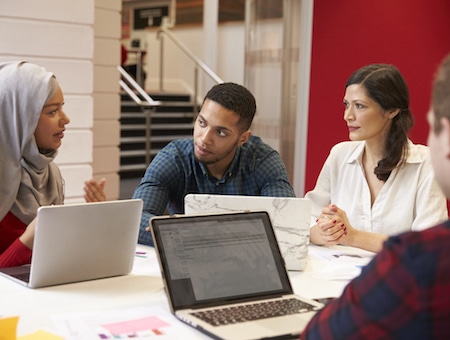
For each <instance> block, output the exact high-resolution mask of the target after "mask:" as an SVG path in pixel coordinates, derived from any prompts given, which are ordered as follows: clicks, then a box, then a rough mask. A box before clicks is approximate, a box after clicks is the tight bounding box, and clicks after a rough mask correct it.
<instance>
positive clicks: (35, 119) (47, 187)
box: [0, 61, 105, 267]
mask: <svg viewBox="0 0 450 340" xmlns="http://www.w3.org/2000/svg"><path fill="white" fill-rule="evenodd" d="M63 105H64V96H63V93H62V91H61V88H60V86H59V84H58V81H57V80H56V78H55V76H54V75H53V74H52V73H50V72H47V71H46V70H45V69H44V68H42V67H40V66H37V65H34V64H31V63H28V62H23V61H19V62H17V61H15V62H6V63H2V64H0V129H1V130H0V154H1V157H2V161H1V163H0V197H1V203H0V267H11V266H17V265H22V264H27V263H30V260H31V253H32V246H33V239H34V228H35V217H36V211H37V209H38V208H39V207H40V206H44V205H52V204H63V201H64V188H63V178H62V176H61V172H60V171H59V168H58V166H57V165H56V164H55V163H54V162H53V160H54V158H55V157H56V154H57V150H58V148H59V147H60V146H61V140H62V138H63V137H64V131H65V126H66V124H68V123H69V121H70V119H69V117H68V116H67V115H66V114H65V113H64V111H63ZM103 187H104V180H102V181H101V182H100V183H97V182H95V181H93V180H90V181H89V182H87V183H86V187H85V191H86V196H87V198H86V200H87V201H103V200H105V195H104V192H103Z"/></svg>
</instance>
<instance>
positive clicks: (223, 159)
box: [133, 83, 295, 246]
mask: <svg viewBox="0 0 450 340" xmlns="http://www.w3.org/2000/svg"><path fill="white" fill-rule="evenodd" d="M255 112H256V102H255V98H254V96H253V95H252V93H251V92H250V91H249V90H247V89H246V88H245V87H243V86H241V85H238V84H235V83H222V84H218V85H215V86H213V87H212V88H211V89H210V90H209V91H208V93H207V94H206V96H205V99H204V100H203V104H202V108H201V110H200V113H199V114H198V116H197V119H196V121H195V125H194V133H193V138H190V139H183V140H176V141H172V142H171V143H169V144H168V145H167V146H165V147H164V148H163V149H162V150H161V151H160V152H159V153H158V154H157V155H156V156H155V158H154V159H153V160H152V162H151V163H150V165H149V166H148V168H147V170H146V172H145V174H144V176H143V178H142V179H141V182H140V183H139V185H138V186H137V188H136V190H135V192H134V194H133V198H140V199H142V200H143V201H144V207H143V213H142V219H141V225H140V232H139V243H141V244H146V245H150V246H153V240H152V237H151V233H150V232H149V231H148V228H147V227H148V224H149V220H150V218H151V217H152V216H155V215H156V216H157V215H162V214H163V213H164V211H165V210H166V209H167V211H168V212H169V213H170V214H181V213H184V197H185V196H186V195H187V194H189V193H194V194H195V193H197V194H224V195H246V196H273V197H295V193H294V189H293V188H292V186H291V184H290V183H289V179H288V176H287V171H286V168H285V165H284V163H283V161H282V160H281V157H280V155H279V153H278V152H277V151H276V150H274V149H273V148H271V147H270V146H269V145H267V144H265V143H264V142H263V141H262V140H261V138H259V137H256V136H252V134H251V131H250V130H249V129H250V125H251V124H252V121H253V117H254V115H255Z"/></svg>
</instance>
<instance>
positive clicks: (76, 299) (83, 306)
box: [0, 245, 354, 339]
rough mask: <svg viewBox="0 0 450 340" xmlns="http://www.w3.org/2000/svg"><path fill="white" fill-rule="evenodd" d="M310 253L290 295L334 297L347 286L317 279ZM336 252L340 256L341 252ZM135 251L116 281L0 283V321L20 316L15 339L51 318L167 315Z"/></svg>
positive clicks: (151, 271)
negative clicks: (140, 312) (149, 310)
mask: <svg viewBox="0 0 450 340" xmlns="http://www.w3.org/2000/svg"><path fill="white" fill-rule="evenodd" d="M312 249H313V248H312V246H310V255H309V257H308V264H307V267H306V269H305V270H304V271H301V272H290V277H291V282H292V285H293V288H294V291H295V292H296V293H297V294H299V295H302V296H305V297H308V298H324V297H336V296H339V295H340V294H341V292H342V290H343V289H344V287H345V285H346V284H347V282H348V280H329V279H326V278H323V277H317V275H316V274H317V273H318V272H320V271H321V270H322V269H323V268H324V267H325V266H326V265H327V262H328V261H327V260H326V259H324V258H321V257H319V256H315V255H314V253H315V252H312V251H311V250H312ZM337 249H338V250H339V251H346V250H345V247H341V248H337ZM342 249H344V250H342ZM137 250H138V251H142V252H145V253H146V254H145V255H144V256H145V257H138V256H136V258H135V263H134V267H133V271H132V273H131V274H130V275H126V276H121V277H114V278H108V279H102V280H94V281H88V282H80V283H74V284H67V285H60V286H53V287H47V288H40V289H29V288H26V287H24V286H21V285H20V284H18V283H16V282H13V281H12V280H9V279H7V278H4V277H0V316H15V315H18V316H20V319H19V324H18V330H17V333H18V335H19V336H21V335H26V334H29V333H32V332H35V331H37V330H40V329H47V330H52V329H54V327H55V326H54V323H53V321H52V316H54V315H61V314H66V313H74V312H75V313H76V312H89V311H92V310H105V311H107V310H108V311H110V310H118V309H119V310H120V309H127V308H132V307H142V306H159V307H161V308H163V309H164V310H166V311H167V312H169V306H168V302H167V298H166V295H165V293H164V289H163V283H162V280H161V275H160V271H159V265H158V262H157V259H156V254H155V252H154V249H153V248H151V247H145V246H141V245H139V246H138V247H137ZM351 251H353V252H354V250H353V249H352V250H351ZM311 253H313V254H311ZM177 322H178V321H177ZM179 323H180V327H185V330H183V332H184V331H185V334H184V333H183V335H185V337H186V338H196V339H197V338H198V339H205V338H206V337H205V336H204V335H202V334H201V333H200V332H198V331H196V330H194V329H192V328H191V327H189V326H186V325H184V324H182V323H181V322H179Z"/></svg>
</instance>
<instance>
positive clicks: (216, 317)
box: [150, 211, 323, 340]
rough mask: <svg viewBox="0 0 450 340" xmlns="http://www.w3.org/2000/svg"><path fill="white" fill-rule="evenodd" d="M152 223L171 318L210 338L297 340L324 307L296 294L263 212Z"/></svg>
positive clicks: (167, 218)
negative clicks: (295, 339)
mask: <svg viewBox="0 0 450 340" xmlns="http://www.w3.org/2000/svg"><path fill="white" fill-rule="evenodd" d="M150 223H151V227H152V233H153V239H154V243H155V248H156V252H157V255H158V259H159V263H160V266H161V272H162V276H163V279H164V286H165V289H166V292H167V296H168V299H169V304H170V308H171V311H172V313H173V314H174V315H175V316H176V317H177V318H178V319H180V320H181V321H183V322H185V323H187V324H189V325H191V326H192V327H195V328H196V329H198V330H199V331H201V332H203V333H205V334H207V335H209V336H212V337H214V338H216V339H233V340H238V339H262V338H264V339H269V338H294V337H297V338H298V336H299V334H300V333H301V332H302V330H303V329H304V328H305V326H306V324H307V323H308V321H309V320H310V319H311V317H312V316H313V315H314V313H315V311H316V310H317V309H319V308H321V307H322V306H323V305H321V304H319V303H317V302H315V301H312V300H308V299H305V298H301V297H299V296H297V295H295V294H294V293H293V290H292V287H291V284H290V281H289V276H288V272H287V270H286V267H285V264H284V261H283V257H282V255H281V253H280V249H279V247H278V243H277V240H276V236H275V233H274V230H273V227H272V224H271V221H270V218H269V215H268V214H267V212H255V211H253V212H238V213H221V214H208V215H206V214H204V215H177V216H159V217H153V218H152V219H151V222H150Z"/></svg>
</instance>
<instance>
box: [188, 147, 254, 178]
mask: <svg viewBox="0 0 450 340" xmlns="http://www.w3.org/2000/svg"><path fill="white" fill-rule="evenodd" d="M244 145H245V144H244ZM241 148H242V146H239V147H238V148H237V149H236V153H235V154H234V157H233V160H232V161H231V164H230V166H229V167H228V169H227V171H225V173H224V175H223V177H222V178H220V179H219V180H226V179H227V178H229V177H231V176H232V175H233V174H234V173H236V172H237V170H238V167H239V158H240V155H241V152H242V150H241ZM196 162H197V163H198V164H199V165H200V169H201V170H202V172H203V175H204V176H209V173H208V169H206V166H205V165H204V164H203V163H201V162H199V161H197V160H196Z"/></svg>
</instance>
